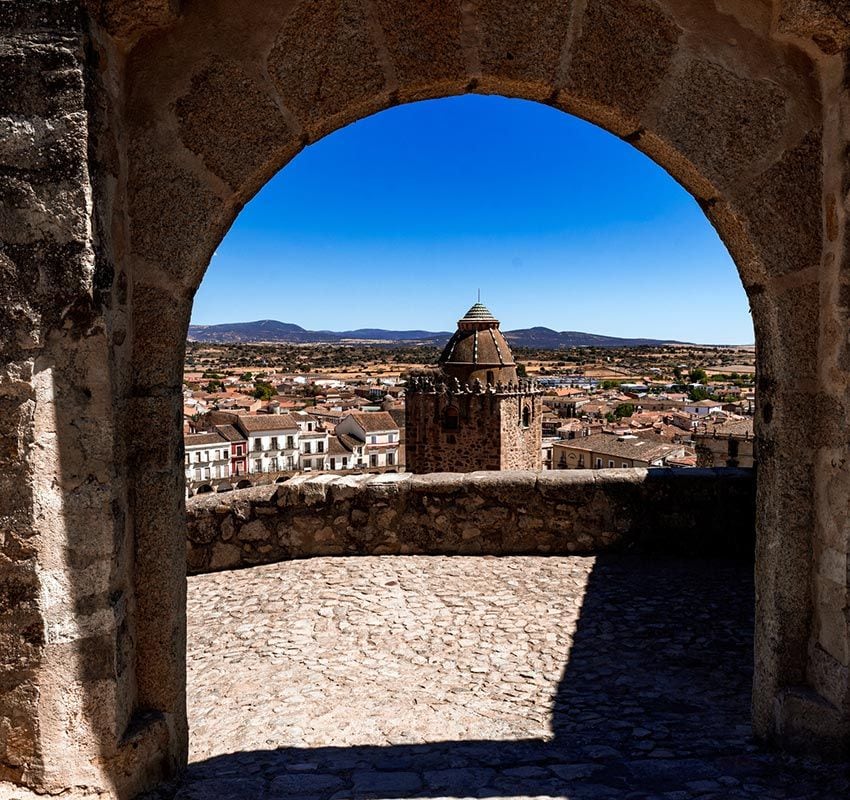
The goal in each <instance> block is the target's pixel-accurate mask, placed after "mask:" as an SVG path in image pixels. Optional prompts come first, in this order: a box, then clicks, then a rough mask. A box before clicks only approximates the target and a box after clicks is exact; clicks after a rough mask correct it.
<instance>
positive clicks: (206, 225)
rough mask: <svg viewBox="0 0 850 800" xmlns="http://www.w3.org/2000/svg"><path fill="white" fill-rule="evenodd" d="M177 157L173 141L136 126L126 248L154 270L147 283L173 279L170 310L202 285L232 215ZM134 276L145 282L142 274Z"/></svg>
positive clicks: (130, 157)
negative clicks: (177, 301) (128, 237)
mask: <svg viewBox="0 0 850 800" xmlns="http://www.w3.org/2000/svg"><path fill="white" fill-rule="evenodd" d="M177 156H178V153H177V152H176V148H175V147H174V145H173V143H171V142H169V141H162V140H159V139H158V138H157V133H156V132H155V131H154V130H152V129H146V128H139V129H137V130H136V131H134V133H133V137H132V139H131V141H130V142H129V144H128V160H129V167H128V169H129V181H128V183H129V187H128V191H127V205H128V209H127V213H128V216H129V228H130V247H131V249H132V252H133V253H134V254H135V255H137V256H139V257H141V258H142V259H144V260H145V261H146V262H148V263H149V264H150V266H151V268H152V269H154V270H156V271H157V273H158V274H157V275H155V276H151V278H150V280H149V281H148V282H149V283H150V284H151V285H156V284H158V283H160V284H161V283H162V281H161V278H160V276H161V275H163V276H167V277H169V278H171V279H172V280H173V281H174V291H173V292H172V302H171V304H170V305H171V310H172V311H173V310H174V305H175V304H174V300H175V299H179V300H180V301H181V303H182V304H183V305H185V304H186V303H187V302H188V300H189V298H190V296H191V295H190V293H193V292H194V290H195V288H196V287H197V285H198V284H199V283H200V281H201V278H202V277H203V274H204V269H206V266H207V263H208V261H209V258H210V256H211V254H212V252H213V251H214V250H215V247H216V246H217V245H218V242H219V241H220V239H221V237H222V236H223V234H224V232H225V230H226V229H227V227H229V224H230V216H229V215H230V214H231V213H232V212H231V211H229V210H228V209H227V208H226V207H225V203H224V201H223V199H222V198H220V197H219V196H218V195H217V194H216V192H215V191H214V190H213V188H212V187H211V184H210V183H209V182H206V181H204V180H202V179H201V178H199V177H198V175H197V174H195V173H194V172H192V171H190V170H189V169H188V168H187V166H186V165H185V164H183V163H181V162H180V161H179V159H178V157H177ZM139 272H141V266H140V268H139V269H138V270H137V273H139ZM136 280H137V283H143V282H144V275H138V277H137V279H136ZM181 289H182V290H183V291H182V292H181V291H180V290H181ZM181 295H182V296H181ZM134 305H135V306H136V307H137V308H144V306H142V305H141V304H140V303H138V302H135V300H134ZM181 310H182V309H181ZM185 313H186V315H187V316H188V310H186V312H185Z"/></svg>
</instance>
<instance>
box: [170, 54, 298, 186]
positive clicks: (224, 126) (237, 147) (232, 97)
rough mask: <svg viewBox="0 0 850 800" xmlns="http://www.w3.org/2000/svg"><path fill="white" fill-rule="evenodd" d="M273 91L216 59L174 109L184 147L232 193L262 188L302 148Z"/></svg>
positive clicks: (230, 63) (240, 69)
mask: <svg viewBox="0 0 850 800" xmlns="http://www.w3.org/2000/svg"><path fill="white" fill-rule="evenodd" d="M269 88H270V87H266V86H264V85H263V84H262V83H261V82H260V80H259V79H258V78H257V76H255V75H252V74H249V73H248V72H247V71H246V69H244V68H243V67H242V66H240V65H239V64H238V63H236V62H234V61H228V60H218V61H215V62H213V63H210V64H207V65H206V66H205V67H204V68H203V69H201V70H200V71H199V72H198V73H197V74H195V75H194V76H193V77H192V82H191V85H190V89H189V91H188V92H187V93H186V94H185V95H184V96H183V97H181V98H180V99H179V100H178V101H177V103H176V105H175V114H176V116H177V121H178V124H179V129H180V138H181V139H182V141H183V144H184V145H186V147H188V148H189V149H190V150H191V151H192V152H194V153H197V154H198V155H199V156H201V158H202V159H203V160H204V163H205V164H206V165H207V167H208V168H209V169H210V170H211V171H212V172H214V173H215V174H216V175H218V176H219V177H221V178H222V179H224V180H225V181H227V182H228V183H229V184H230V186H232V187H233V188H234V189H239V188H240V187H242V186H245V185H247V184H250V185H251V186H252V187H253V186H259V185H260V183H261V182H262V181H264V180H266V179H268V178H269V177H271V175H272V174H273V173H274V172H275V171H276V170H278V169H280V168H281V167H282V166H283V165H284V164H286V163H287V162H288V161H289V160H290V159H291V158H293V156H294V155H295V154H296V153H297V152H298V150H299V148H300V146H301V145H300V141H299V137H298V136H297V135H296V134H295V133H293V131H291V130H290V129H289V127H288V126H287V124H286V121H285V120H284V118H283V115H282V113H281V110H280V108H278V106H277V103H276V102H275V99H274V97H273V96H272V95H271V94H270V92H269ZM211 131H215V135H210V132H211Z"/></svg>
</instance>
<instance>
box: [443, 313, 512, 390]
mask: <svg viewBox="0 0 850 800" xmlns="http://www.w3.org/2000/svg"><path fill="white" fill-rule="evenodd" d="M438 363H439V365H440V367H441V368H442V370H443V372H444V373H445V374H446V375H447V376H448V377H449V378H457V379H458V380H459V381H460V382H461V383H473V382H474V381H475V380H476V379H478V380H480V381H481V383H482V384H484V385H487V384H496V383H500V382H501V383H504V384H507V383H511V382H513V383H516V380H517V374H516V363H515V362H514V357H513V353H511V348H510V347H509V346H508V343H507V341H506V339H505V337H504V336H503V335H502V332H501V331H500V330H499V320H497V319H496V318H495V317H494V316H493V315H492V314H491V313H490V310H489V309H488V308H487V306H485V305H483V304H482V303H480V302H479V303H476V304H475V305H474V306H472V308H470V309H469V311H467V312H466V314H464V316H463V317H462V318H461V319H459V320H458V323H457V331H455V333H454V335H453V336H452V338H451V339H449V342H448V344H447V345H446V347H445V349H444V350H443V353H442V355H441V356H440V358H439V360H438Z"/></svg>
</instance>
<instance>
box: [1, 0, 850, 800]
mask: <svg viewBox="0 0 850 800" xmlns="http://www.w3.org/2000/svg"><path fill="white" fill-rule="evenodd" d="M82 5H83V6H84V8H85V9H88V11H89V12H90V14H91V17H88V16H86V13H80V12H79V9H78V4H77V3H70V2H68V3H65V2H62V3H54V4H47V5H45V4H39V5H38V10H37V11H33V12H32V13H31V14H30V12H24V11H21V12H20V13H17V12H16V13H15V14H14V15H13V16H14V19H13V20H12V21H11V23H10V24H11V25H12V27H13V28H14V29H15V30H18V29H20V30H25V31H35V33H34V34H33V38H32V41H33V42H34V43H36V44H37V46H33V47H32V48H31V49H30V50H26V58H21V59H19V60H18V61H15V62H14V65H13V67H12V69H13V71H16V70H20V71H21V73H22V74H21V78H22V80H25V81H26V83H25V84H20V85H26V86H27V87H28V91H27V93H26V94H27V100H26V102H27V103H29V105H27V106H26V107H25V108H24V107H23V106H22V107H21V110H22V118H24V119H30V118H32V119H35V120H41V119H42V118H43V117H49V118H51V119H53V118H55V119H56V120H57V125H56V126H55V130H53V129H49V130H48V129H46V128H45V129H44V130H42V128H41V127H38V125H36V126H35V127H34V128H32V131H36V133H38V135H37V136H35V135H34V134H33V132H32V131H31V130H30V129H29V128H27V129H26V130H25V131H24V132H23V133H13V137H17V138H14V141H15V142H16V143H17V144H19V145H20V148H19V149H18V150H15V148H12V150H11V151H10V152H11V153H12V154H13V155H12V156H11V157H12V158H17V159H18V160H19V161H20V162H21V167H22V169H23V170H24V172H22V174H26V175H30V174H32V175H33V176H35V177H33V179H32V180H33V183H34V185H38V186H42V184H41V183H39V181H47V179H46V178H44V172H43V171H41V172H39V170H41V167H40V166H39V165H40V164H41V163H42V162H41V161H40V159H43V158H51V159H59V161H58V162H57V163H56V164H54V163H53V162H52V161H51V162H50V163H51V165H52V166H54V167H56V170H57V176H58V177H57V180H59V179H60V178H61V180H64V181H66V184H63V183H61V182H60V183H59V184H56V185H57V186H59V187H60V188H55V187H54V184H50V183H49V181H48V182H47V183H45V184H44V185H45V186H48V187H49V188H48V189H47V190H45V192H44V193H43V195H38V194H37V193H30V194H28V193H27V190H26V187H24V188H21V189H20V190H17V189H16V190H15V191H16V192H17V194H13V198H12V199H13V200H14V202H12V203H10V204H9V205H8V208H10V209H12V210H11V211H10V214H11V216H10V217H8V218H7V217H3V218H2V219H0V239H2V240H3V242H4V243H6V242H10V243H11V246H10V247H9V248H7V249H6V250H3V251H0V268H2V270H3V271H4V272H3V275H4V279H3V281H0V297H2V311H3V316H2V317H0V325H2V328H0V329H1V330H2V331H3V332H4V334H5V333H6V332H7V331H8V332H9V335H8V336H4V339H3V341H2V345H3V348H5V349H3V350H0V352H2V354H3V358H4V361H3V365H4V369H5V370H6V371H5V372H4V374H3V376H2V377H3V378H4V380H0V396H2V398H4V400H3V402H4V403H5V402H8V403H10V404H11V407H12V408H13V409H14V414H9V415H6V417H5V418H6V419H11V420H12V422H11V423H10V424H11V426H12V429H10V432H9V434H8V435H9V437H10V438H11V439H12V440H13V441H14V443H15V446H14V447H12V448H9V449H8V451H9V452H11V453H12V455H11V456H9V458H10V459H11V461H10V462H9V463H10V464H11V468H10V469H7V470H6V472H5V473H4V477H6V476H7V475H11V476H12V479H14V478H15V476H19V477H20V481H21V484H20V485H21V486H22V487H24V488H23V489H20V491H18V490H17V489H16V493H15V495H14V498H17V499H14V498H13V500H14V503H17V505H15V506H14V514H13V519H14V520H15V530H16V531H19V530H24V529H26V530H31V531H34V532H35V533H37V534H38V536H36V537H34V538H33V539H32V540H31V541H32V542H34V544H33V543H30V542H29V541H28V543H26V544H21V545H20V552H21V553H32V555H28V556H27V557H26V558H25V557H24V556H20V558H21V564H23V566H21V567H20V569H18V565H17V562H15V564H16V566H15V569H16V570H17V571H16V572H15V575H16V576H17V578H16V580H19V581H21V582H22V583H21V586H24V587H25V588H26V591H23V590H21V592H18V594H19V595H20V596H21V597H24V598H28V597H31V596H34V597H37V596H39V586H40V584H39V583H38V581H39V580H40V578H38V577H37V576H38V574H39V573H38V570H35V571H33V569H31V565H32V564H33V563H35V564H36V565H37V566H39V565H40V568H41V569H42V570H45V569H49V570H54V571H57V570H59V569H60V568H61V569H64V570H65V572H64V573H62V581H61V582H59V584H57V585H60V586H61V587H62V588H61V590H60V591H59V594H58V595H56V597H57V598H58V600H56V603H57V604H58V607H59V608H60V611H61V612H62V613H66V614H67V615H68V619H70V620H72V621H73V623H74V624H73V625H72V626H70V627H66V628H63V629H62V630H61V633H62V636H68V637H70V638H69V639H67V640H66V639H63V638H61V637H60V638H59V639H58V640H55V639H54V640H50V641H47V640H44V639H43V638H40V637H35V638H33V639H32V640H31V641H30V640H26V641H24V640H22V641H21V642H20V643H17V640H15V641H16V644H15V648H17V649H15V650H14V652H15V654H16V656H15V657H16V658H18V659H19V663H20V664H22V665H23V666H22V667H21V669H22V670H23V672H22V674H24V675H25V676H26V679H27V682H26V683H25V686H35V687H37V689H38V692H37V694H38V697H37V699H36V698H35V695H33V694H32V693H29V694H28V693H27V691H24V690H23V689H22V690H21V693H19V694H18V695H15V696H14V697H12V699H11V700H10V701H9V702H10V703H11V704H12V705H11V708H12V712H10V714H11V715H12V717H14V718H15V719H22V720H24V722H23V723H21V725H20V726H19V727H18V728H17V729H16V733H15V737H14V739H13V740H10V741H13V742H14V744H13V745H12V747H13V748H14V751H13V752H12V753H11V757H10V756H9V755H8V754H7V756H6V762H3V763H2V764H0V778H4V779H5V778H6V777H8V778H9V779H10V780H14V781H16V782H18V783H22V784H24V785H27V786H30V787H33V788H36V789H38V790H39V791H40V792H46V791H49V792H55V793H59V792H61V791H66V790H68V789H70V788H72V787H77V786H88V787H94V788H97V789H98V790H100V789H102V790H103V792H104V793H111V794H113V795H115V796H129V795H131V794H132V793H133V792H134V791H137V790H140V789H142V788H145V787H146V786H148V785H150V784H151V782H153V781H155V780H156V779H157V778H158V777H161V776H164V775H169V774H173V773H174V772H175V771H177V770H179V768H180V767H181V765H182V764H184V763H185V759H186V747H187V731H186V718H185V550H184V547H183V542H182V540H181V537H180V536H179V535H175V532H178V531H181V530H183V528H184V526H185V499H184V493H185V491H184V485H183V472H182V442H181V437H180V426H179V420H180V413H181V396H180V379H181V373H182V356H183V349H184V339H185V333H186V327H187V325H188V321H189V313H190V308H191V302H192V297H193V295H194V292H195V290H196V288H197V286H198V284H199V283H200V280H201V277H202V275H203V272H204V269H205V267H206V264H207V263H208V262H209V259H210V256H211V254H212V253H213V251H214V249H215V246H216V245H217V243H218V242H219V241H220V239H221V238H222V236H223V235H224V233H225V232H226V230H227V229H228V227H229V226H230V224H231V223H232V221H233V220H234V219H235V217H236V215H237V214H238V211H239V209H240V208H241V207H242V206H243V205H244V203H245V202H247V201H248V200H249V199H250V198H251V197H252V196H253V194H254V193H255V192H256V191H257V190H258V189H259V188H260V187H261V186H262V185H263V183H264V182H265V181H266V180H268V178H269V177H270V176H271V175H272V174H274V173H275V172H276V171H278V170H279V169H281V168H282V167H283V166H284V165H285V164H286V163H287V162H288V161H289V160H290V159H291V158H292V157H294V155H295V154H297V153H298V152H299V151H300V150H301V149H302V148H303V147H304V146H306V145H308V144H310V143H311V142H314V141H316V140H317V139H318V138H320V137H321V136H323V135H325V134H327V133H329V132H331V131H333V130H335V129H337V128H339V127H341V126H342V125H345V124H347V123H350V122H353V121H355V120H357V119H360V118H362V117H364V116H366V115H368V114H371V113H375V112H377V111H380V110H382V109H385V108H388V107H390V106H391V105H394V104H396V103H402V102H410V101H415V100H419V99H425V98H433V97H442V96H448V95H452V94H460V93H463V92H481V93H499V94H504V95H508V96H512V97H518V98H524V99H528V100H535V101H538V102H543V103H547V104H549V105H551V106H553V107H555V108H559V109H561V110H564V111H566V112H569V113H574V114H576V115H578V116H580V117H582V118H584V119H586V120H589V121H590V122H593V123H595V124H597V125H600V126H601V127H603V128H605V129H606V130H608V131H610V132H612V133H613V134H615V135H618V136H621V137H623V138H624V139H626V140H627V141H629V142H630V143H632V144H633V145H634V146H636V147H637V148H638V149H640V150H642V151H643V152H644V153H646V154H647V155H648V156H649V157H651V158H652V159H654V160H655V161H656V162H657V163H658V164H660V165H661V166H662V167H664V168H665V169H666V170H667V171H668V172H669V173H670V174H671V175H672V176H673V177H674V178H675V179H676V180H678V181H679V182H681V183H682V184H683V185H684V186H685V187H686V188H687V189H688V190H689V191H690V192H691V193H692V194H693V195H694V197H695V198H697V200H698V202H699V203H700V205H701V206H702V208H703V210H704V211H705V213H706V215H707V216H708V218H709V219H710V220H711V222H712V224H714V225H715V227H716V228H717V230H718V232H719V233H720V235H721V237H722V239H723V240H724V242H725V243H726V245H727V247H728V248H729V250H730V253H731V254H732V256H733V258H734V260H735V263H736V264H737V266H738V270H739V273H740V276H741V280H742V283H743V285H744V287H745V289H746V291H747V294H748V296H749V298H750V302H751V305H752V309H753V318H754V324H755V330H756V337H757V340H758V343H759V353H758V360H759V364H758V366H759V400H758V408H757V417H756V422H757V431H758V446H759V458H760V464H759V481H758V497H757V506H758V508H757V531H758V548H757V550H758V552H757V626H756V631H757V633H756V671H755V674H756V682H755V686H754V694H753V698H754V700H753V712H754V713H753V721H754V726H755V730H756V732H757V734H758V735H759V736H762V737H767V738H773V739H776V740H777V741H780V742H783V743H786V744H789V745H791V746H796V747H800V746H809V747H816V748H820V749H822V750H830V749H831V750H836V749H838V750H841V751H842V752H846V750H847V747H848V742H850V724H848V720H850V691H848V684H849V683H850V682H848V670H850V637H848V622H847V619H846V616H845V612H844V609H845V608H846V607H847V604H848V603H847V563H848V555H847V554H848V549H850V548H848V535H847V533H846V530H847V526H846V521H847V520H846V518H847V513H846V508H847V507H848V506H850V479H849V478H848V469H847V468H846V467H845V466H844V465H845V464H850V445H848V443H847V441H848V437H847V436H846V430H847V424H848V420H847V409H848V408H850V396H849V395H850V343H848V342H847V339H846V331H847V329H848V321H850V299H849V298H850V291H848V285H850V281H848V280H847V278H846V275H844V270H845V269H846V267H844V265H843V261H842V260H843V257H844V245H843V240H844V232H845V211H844V208H843V206H842V199H843V196H844V194H845V191H846V187H847V185H848V182H847V181H846V178H845V172H846V165H845V162H844V160H843V159H844V150H845V146H846V139H847V136H846V133H845V132H844V131H843V130H842V129H841V126H840V113H839V108H840V103H841V101H842V99H843V100H844V102H846V98H844V96H843V94H842V93H843V92H845V91H846V90H845V89H844V88H843V87H844V86H846V85H847V82H845V81H844V79H843V78H844V69H845V67H844V59H843V53H842V50H843V49H844V48H846V47H847V46H848V45H850V35H848V29H847V25H846V24H844V23H842V22H841V20H840V18H838V17H837V15H832V14H830V13H829V12H828V11H826V10H825V11H824V12H823V13H822V14H820V13H819V14H816V15H813V14H808V15H807V13H806V4H802V3H799V2H796V0H781V1H780V0H774V1H773V2H764V3H753V2H749V0H727V1H726V2H724V3H723V4H722V6H723V10H722V11H720V10H718V9H717V8H716V7H715V4H711V3H695V2H692V0H583V1H582V2H579V1H578V0H576V1H575V2H569V0H539V1H538V2H536V3H516V2H513V0H488V2H482V3H477V4H470V3H463V2H461V0H439V2H436V3H435V2H425V0H268V1H267V2H263V3H252V4H245V3H239V2H237V0H212V1H211V2H202V1H201V0H183V2H180V3H174V2H166V0H149V1H148V2H145V3H142V4H139V3H136V2H129V0H90V2H85V3H83V4H82ZM48 6H50V8H48ZM5 21H6V20H5V18H4V23H5ZM792 37H800V41H801V44H799V45H798V44H795V42H796V40H793V41H792ZM20 41H21V39H20V37H19V38H18V39H15V40H14V41H13V42H12V47H19V46H22V45H21V44H20ZM51 48H53V49H51ZM57 64H59V65H62V67H63V69H64V72H62V74H61V80H62V81H64V82H63V83H62V85H61V89H62V92H59V91H58V90H57V85H56V84H55V83H50V81H48V80H47V79H46V78H45V77H44V76H45V75H47V74H48V73H49V75H50V76H53V77H52V78H51V80H53V79H55V78H56V75H58V73H55V74H54V71H55V70H56V65H57ZM16 85H17V84H16ZM18 102H21V101H20V100H18ZM51 115H52V116H51ZM22 130H23V129H22ZM42 136H43V137H45V141H47V140H48V139H49V137H50V136H56V137H65V138H64V139H62V140H61V143H62V145H63V146H62V147H56V148H53V149H50V148H45V147H44V146H43V144H44V143H43V142H42V139H41V138H39V137H42ZM52 141H53V140H50V141H49V142H48V143H50V142H52ZM65 145H67V146H65ZM46 153H48V155H45V154H46ZM60 156H61V158H60ZM3 157H4V158H6V151H4V154H3ZM60 162H61V163H60ZM50 187H53V188H50ZM62 187H65V188H62ZM67 187H70V188H68V189H67V191H66V188H67ZM5 191H6V190H5V189H4V192H5ZM20 209H29V210H30V211H31V212H32V215H31V217H29V218H27V217H25V215H23V214H18V211H19V210H20ZM8 220H11V223H12V225H11V227H10V226H9V224H8ZM45 220H54V221H57V224H54V225H49V224H47V222H45ZM10 231H11V232H10ZM10 259H11V260H10ZM34 264H35V266H33V265H34ZM7 273H8V275H9V279H8V280H7V279H6V276H7ZM35 274H37V275H38V276H39V277H38V279H37V280H36V279H35V278H33V277H32V276H33V275H35ZM34 287H36V288H34ZM9 364H11V367H8V365H9ZM4 381H5V382H4ZM10 387H11V388H10ZM81 387H82V388H83V389H84V391H82V390H81ZM57 399H58V401H60V402H57ZM57 409H58V410H57ZM0 424H3V425H5V424H6V423H5V422H2V423H0ZM5 431H6V429H5V428H4V436H5V435H6V432H5ZM43 431H50V432H51V434H52V435H54V438H53V439H50V440H49V441H48V444H47V445H45V446H43V447H40V448H33V447H31V444H32V442H33V441H35V438H36V436H37V435H39V434H40V433H41V432H43ZM54 432H55V434H54ZM6 452H7V451H6V450H4V454H2V457H3V458H6V455H5V453H6ZM57 476H58V477H59V478H61V480H57V479H56V478H57ZM66 487H67V488H66ZM19 496H20V497H19ZM45 497H46V498H51V502H52V500H55V503H54V506H55V507H60V506H59V504H60V503H64V506H61V507H62V508H63V509H64V512H65V513H64V516H63V517H62V518H61V519H60V518H59V517H57V516H56V515H53V516H49V515H48V516H49V519H47V520H46V521H45V515H44V514H41V510H42V508H43V507H44V502H45V501H44V498H45ZM21 498H22V499H21ZM19 499H20V502H18V500H19ZM0 502H2V499H0ZM48 505H49V503H48ZM3 513H4V514H5V511H4V512H3ZM20 520H23V522H20V524H18V523H19V521H20ZM15 537H17V534H15ZM13 541H14V542H15V543H18V538H14V539H13ZM16 546H17V545H16ZM98 548H100V550H102V551H103V552H99V551H98ZM15 552H17V551H15ZM69 552H74V553H76V552H80V553H85V558H86V559H88V560H81V561H80V563H71V562H70V561H68V562H67V563H65V562H66V561H67V553H69ZM15 557H17V556H15ZM63 559H64V560H63ZM57 564H59V566H57ZM63 564H64V566H61V565H63ZM4 569H5V567H4ZM34 576H35V577H34ZM16 591H17V590H16ZM28 602H29V601H28V600H25V601H22V603H23V604H24V605H25V606H26V609H27V610H26V612H25V613H26V614H28V615H31V616H32V619H36V620H38V621H39V625H40V626H41V627H40V628H39V630H41V628H44V629H46V630H51V628H50V622H51V618H48V617H49V616H50V614H58V613H59V612H58V611H55V609H53V610H49V614H48V612H45V611H43V610H42V609H41V608H40V607H38V605H37V604H36V603H35V601H33V602H32V603H31V604H30V605H31V606H32V608H30V605H26V603H28ZM92 608H95V609H96V612H97V614H96V615H95V613H94V612H92V611H91V609H92ZM83 609H88V610H86V611H84V610H83ZM40 614H41V615H42V616H39V615H40ZM29 619H30V617H27V620H29ZM33 624H35V623H33ZM26 629H27V630H34V628H33V626H31V625H29V622H28V623H27V627H26ZM71 630H73V631H76V633H68V631H71ZM87 636H88V637H89V638H86V637H87ZM75 637H76V638H75ZM92 641H94V642H96V644H97V646H96V647H94V646H90V645H91V644H92ZM84 642H85V646H83V643H84ZM75 645H76V646H77V649H76V650H74V651H73V654H75V657H74V658H71V659H69V657H68V652H69V648H72V647H73V646H75ZM83 651H84V652H85V658H86V659H88V660H87V661H86V663H85V664H83V663H82V662H81V661H79V659H81V658H83V655H82V653H83ZM98 659H99V660H98ZM93 665H96V666H97V669H94V668H93ZM98 670H100V671H98ZM92 674H97V675H102V680H97V681H95V680H94V679H89V678H88V677H86V676H88V675H92ZM67 687H70V688H67ZM68 698H72V699H71V700H69V699H68ZM66 701H67V702H70V703H71V705H73V708H71V709H70V711H68V708H70V706H68V707H66V705H67V703H66ZM69 713H70V714H71V717H72V718H73V719H85V720H86V725H85V726H84V728H83V729H81V730H80V731H79V732H78V733H77V732H75V734H74V735H73V736H70V735H69V734H68V733H67V731H69V730H72V729H73V730H75V731H76V727H75V726H74V725H73V724H71V723H70V722H68V719H70V718H66V716H67V714H69ZM59 719H61V720H65V721H66V722H68V724H64V725H63V724H60V723H58V722H57V720H59ZM21 764H29V765H31V766H30V767H28V768H26V769H25V768H23V767H21Z"/></svg>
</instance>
